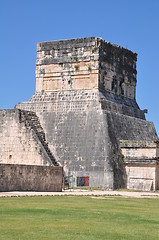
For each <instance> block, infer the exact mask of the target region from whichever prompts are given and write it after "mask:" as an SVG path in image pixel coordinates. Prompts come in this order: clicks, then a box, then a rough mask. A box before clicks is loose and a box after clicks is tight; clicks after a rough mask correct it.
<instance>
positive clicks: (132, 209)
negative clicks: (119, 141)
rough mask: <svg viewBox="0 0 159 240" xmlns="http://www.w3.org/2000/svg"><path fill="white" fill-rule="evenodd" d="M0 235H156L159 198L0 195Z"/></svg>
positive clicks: (39, 239) (20, 239)
mask: <svg viewBox="0 0 159 240" xmlns="http://www.w3.org/2000/svg"><path fill="white" fill-rule="evenodd" d="M0 239H1V240H2V239H3V240H8V239H9V240H15V239H17V240H26V239H27V240H33V239H36V240H43V239H44V240H45V239H47V240H50V239H56V240H58V239H59V240H64V239H65V240H71V239H73V240H75V239H85V240H86V239H87V240H88V239H91V240H95V239H96V240H98V239H109V240H111V239H114V240H118V239H126V240H129V239H135V240H138V239H140V240H142V239H143V240H153V239H156V240H158V239H159V200H158V199H135V198H121V197H84V196H82V197H81V196H53V197H21V198H0Z"/></svg>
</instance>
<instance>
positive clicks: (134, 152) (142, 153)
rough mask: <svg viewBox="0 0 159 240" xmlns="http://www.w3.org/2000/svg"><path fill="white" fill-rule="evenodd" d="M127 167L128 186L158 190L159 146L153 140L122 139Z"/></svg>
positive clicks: (129, 187) (122, 150) (121, 144)
mask: <svg viewBox="0 0 159 240" xmlns="http://www.w3.org/2000/svg"><path fill="white" fill-rule="evenodd" d="M120 147H121V152H122V154H123V157H124V159H123V160H124V164H125V169H126V176H127V177H126V178H127V188H128V189H135V190H143V191H145V190H146V191H151V190H157V189H158V187H159V185H158V182H159V175H158V164H159V158H158V157H159V156H158V148H159V145H158V143H157V142H152V141H130V140H129V141H120Z"/></svg>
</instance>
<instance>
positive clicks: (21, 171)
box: [0, 164, 63, 192]
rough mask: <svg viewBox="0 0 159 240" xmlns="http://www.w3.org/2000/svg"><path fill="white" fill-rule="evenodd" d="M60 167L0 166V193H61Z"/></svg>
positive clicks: (61, 172)
mask: <svg viewBox="0 0 159 240" xmlns="http://www.w3.org/2000/svg"><path fill="white" fill-rule="evenodd" d="M62 174H63V171H62V167H53V166H35V165H17V164H0V176H1V178H0V191H45V192H46V191H54V192H59V191H62V177H63V176H62Z"/></svg>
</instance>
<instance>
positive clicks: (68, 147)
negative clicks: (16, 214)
mask: <svg viewBox="0 0 159 240" xmlns="http://www.w3.org/2000/svg"><path fill="white" fill-rule="evenodd" d="M136 61H137V54H136V53H133V52H131V51H130V50H128V49H125V48H122V47H119V46H117V45H114V44H111V43H109V42H106V41H105V40H102V39H101V38H96V37H91V38H81V39H71V40H62V41H52V42H42V43H38V44H37V61H36V92H35V94H34V95H33V96H32V98H31V99H30V100H29V101H28V102H22V103H19V104H17V105H16V106H15V109H14V110H5V111H4V110H3V111H1V112H0V122H1V126H0V133H1V136H3V140H2V142H3V143H2V142H1V144H0V157H1V158H0V162H1V164H2V165H3V167H4V166H5V164H12V165H14V164H15V165H16V164H20V165H21V164H24V165H28V166H31V165H34V167H35V166H38V165H40V166H52V165H54V169H61V168H62V167H63V173H64V175H65V176H73V185H74V186H79V185H82V186H84V185H89V186H90V187H100V188H104V189H114V188H121V187H127V188H130V189H140V190H156V189H159V165H158V163H159V158H158V156H159V145H158V136H157V134H156V130H155V128H154V125H153V123H151V122H148V121H146V119H145V114H144V111H142V110H141V109H140V108H139V106H138V104H137V102H136V96H135V94H136V75H137V71H136ZM6 119H7V125H5V121H6ZM2 123H3V124H2ZM8 128H11V129H12V130H13V131H14V134H13V133H11V132H12V131H10V132H8V130H7V129H8ZM6 133H7V134H8V135H7V134H6ZM5 134H6V135H5ZM7 137H8V138H7ZM10 138H11V139H12V141H13V142H12V141H11V140H10ZM15 139H16V140H17V145H18V146H19V151H18V153H17V145H16V143H14V141H15ZM10 141H11V143H10ZM4 143H5V144H4ZM13 143H14V144H13ZM7 144H10V149H9V150H6V149H5V148H6V145H7ZM60 171H61V170H60ZM48 190H49V189H48Z"/></svg>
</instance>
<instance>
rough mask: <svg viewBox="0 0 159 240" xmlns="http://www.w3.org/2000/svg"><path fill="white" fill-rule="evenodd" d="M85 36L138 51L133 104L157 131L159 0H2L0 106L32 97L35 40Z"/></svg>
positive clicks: (158, 120) (0, 12) (9, 105)
mask: <svg viewBox="0 0 159 240" xmlns="http://www.w3.org/2000/svg"><path fill="white" fill-rule="evenodd" d="M89 36H97V37H101V38H103V39H105V40H107V41H110V42H112V43H115V44H117V45H121V46H123V47H126V48H128V49H130V50H132V51H134V52H137V53H138V62H137V70H138V74H137V81H138V82H137V102H138V104H139V106H140V108H141V109H145V108H147V109H148V114H147V115H146V117H147V120H149V121H152V122H154V124H155V127H156V129H157V132H158V133H159V109H158V103H159V74H158V70H159V0H80V1H79V0H58V1H56V0H0V49H1V53H0V70H1V71H0V72H1V74H0V83H1V87H0V108H1V109H2V108H3V109H8V108H13V107H14V105H15V104H16V103H18V102H22V101H27V100H29V98H30V97H31V96H32V95H33V93H34V91H35V81H36V80H35V62H36V43H37V42H41V41H50V40H58V39H70V38H78V37H89Z"/></svg>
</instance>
